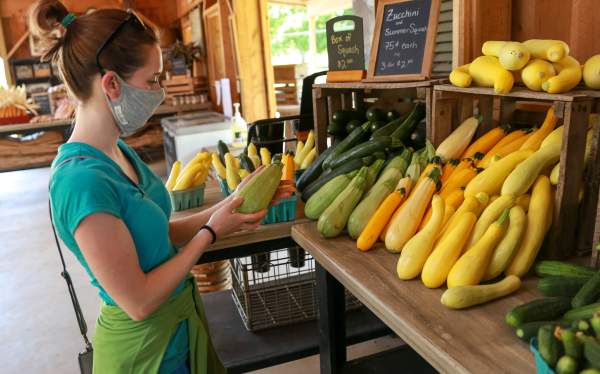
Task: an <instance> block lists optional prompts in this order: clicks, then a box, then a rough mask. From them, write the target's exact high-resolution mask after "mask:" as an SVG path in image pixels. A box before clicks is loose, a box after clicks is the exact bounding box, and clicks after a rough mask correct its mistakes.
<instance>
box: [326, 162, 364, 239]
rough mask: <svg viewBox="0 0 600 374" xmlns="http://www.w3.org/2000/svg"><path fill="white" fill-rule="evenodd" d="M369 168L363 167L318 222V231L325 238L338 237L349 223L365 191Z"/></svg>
mask: <svg viewBox="0 0 600 374" xmlns="http://www.w3.org/2000/svg"><path fill="white" fill-rule="evenodd" d="M366 177H367V167H366V166H363V167H362V168H361V169H360V171H359V172H358V174H357V175H356V176H355V177H354V179H352V181H351V182H350V184H348V185H347V186H346V188H344V190H343V191H342V192H341V193H340V194H339V195H338V196H337V197H336V198H335V200H333V202H332V203H331V204H330V205H329V206H328V207H327V209H325V211H324V212H323V213H322V214H321V216H320V217H319V221H318V222H317V230H318V231H319V234H321V236H323V237H324V238H333V237H335V236H338V235H339V234H340V233H341V232H342V230H344V227H346V222H348V217H349V216H350V213H352V210H353V209H354V207H355V206H356V204H358V202H359V201H360V198H361V197H362V195H363V192H364V190H365V184H366Z"/></svg>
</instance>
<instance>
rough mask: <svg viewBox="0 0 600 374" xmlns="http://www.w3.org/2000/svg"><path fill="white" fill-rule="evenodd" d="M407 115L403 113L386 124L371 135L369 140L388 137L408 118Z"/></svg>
mask: <svg viewBox="0 0 600 374" xmlns="http://www.w3.org/2000/svg"><path fill="white" fill-rule="evenodd" d="M409 115H410V112H409V113H404V114H403V115H402V116H401V117H400V118H396V119H394V120H391V121H390V122H388V124H387V125H385V126H383V127H382V128H380V129H379V130H377V131H374V132H373V133H372V134H371V139H374V138H376V137H379V136H390V135H392V133H393V132H394V131H395V130H396V129H397V128H398V127H399V126H400V125H401V124H402V123H403V122H404V121H405V120H406V119H407V118H408V116H409Z"/></svg>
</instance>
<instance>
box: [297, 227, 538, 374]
mask: <svg viewBox="0 0 600 374" xmlns="http://www.w3.org/2000/svg"><path fill="white" fill-rule="evenodd" d="M292 238H293V239H294V240H295V241H296V242H297V243H298V244H299V245H300V246H301V247H302V248H304V249H305V250H307V251H308V252H310V253H311V255H312V256H313V257H314V258H315V259H316V260H317V261H318V262H319V264H320V265H321V266H323V267H324V268H325V269H326V270H327V271H328V272H329V273H331V274H332V275H333V276H334V277H335V278H336V279H337V280H338V281H340V282H341V283H342V284H343V285H344V286H345V287H346V288H347V289H348V290H349V291H350V292H352V294H353V295H355V296H356V297H357V298H358V299H359V300H360V301H361V302H362V303H363V304H364V305H366V306H367V307H368V308H369V309H370V310H371V311H373V313H375V314H376V315H377V316H378V317H379V318H380V319H381V320H382V321H383V322H384V323H385V324H386V325H388V326H389V327H390V328H391V329H392V330H394V332H395V333H396V334H398V336H399V337H400V338H401V339H402V340H404V341H405V342H406V343H408V344H409V345H410V346H411V347H412V348H413V349H414V350H415V351H417V353H419V354H420V355H421V356H422V357H423V358H424V359H426V360H427V361H428V362H429V363H430V364H431V365H432V366H433V367H434V368H436V370H438V371H440V372H442V373H533V372H535V366H534V362H533V356H532V354H531V353H530V352H529V347H528V346H527V344H525V343H523V342H521V341H520V340H519V339H517V337H516V336H515V335H514V331H513V329H511V328H510V327H508V326H507V325H506V324H505V322H504V316H505V314H506V312H507V311H508V310H510V309H511V308H512V307H514V306H516V305H518V304H521V303H523V302H526V301H529V300H531V299H532V298H534V297H536V296H539V294H538V293H537V291H536V287H535V285H536V283H537V282H536V281H535V280H534V279H525V280H524V283H523V286H522V287H521V289H520V290H519V291H518V292H517V293H515V294H513V295H511V296H508V297H505V298H503V299H500V300H496V301H494V302H491V303H488V304H485V305H481V306H478V307H474V308H471V309H467V310H450V309H447V308H445V307H444V306H443V305H441V303H440V301H439V300H440V297H441V295H442V292H443V290H442V289H428V288H426V287H425V286H423V285H422V284H421V282H420V281H419V280H414V281H400V280H398V278H397V275H396V263H397V260H398V255H395V254H391V253H389V252H387V251H386V250H385V249H383V248H382V246H381V244H378V245H377V246H376V247H375V248H374V249H373V250H371V251H369V252H361V251H358V250H357V249H356V244H355V243H354V241H351V240H350V239H348V238H347V237H338V238H335V239H329V240H327V239H323V238H321V237H320V235H319V233H318V232H317V229H316V224H315V223H308V224H302V225H295V226H294V227H293V228H292ZM469 331H477V333H466V332H469ZM399 365H400V364H399Z"/></svg>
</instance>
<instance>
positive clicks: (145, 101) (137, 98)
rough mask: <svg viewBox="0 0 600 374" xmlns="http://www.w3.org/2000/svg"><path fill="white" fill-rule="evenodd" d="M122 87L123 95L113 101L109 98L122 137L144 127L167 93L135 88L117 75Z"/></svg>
mask: <svg viewBox="0 0 600 374" xmlns="http://www.w3.org/2000/svg"><path fill="white" fill-rule="evenodd" d="M115 76H116V77H117V80H118V81H119V84H120V86H121V95H119V97H118V98H117V99H116V100H115V101H112V100H111V99H110V98H109V97H108V96H106V100H107V101H108V106H109V108H110V110H111V112H112V115H113V118H114V119H115V122H116V124H117V127H118V128H119V130H120V131H121V137H127V136H130V135H132V134H134V133H136V132H137V131H139V130H140V129H141V128H143V127H144V125H145V124H146V121H148V119H149V118H150V117H151V116H152V114H153V113H154V111H155V110H156V108H157V107H158V106H159V105H160V104H161V103H162V102H163V101H164V99H165V91H164V90H163V89H162V88H161V89H158V90H145V89H142V88H137V87H134V86H132V85H130V84H128V83H127V82H125V81H124V80H123V79H122V78H121V77H120V76H118V75H117V74H115Z"/></svg>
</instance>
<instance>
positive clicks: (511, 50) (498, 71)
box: [449, 39, 600, 94]
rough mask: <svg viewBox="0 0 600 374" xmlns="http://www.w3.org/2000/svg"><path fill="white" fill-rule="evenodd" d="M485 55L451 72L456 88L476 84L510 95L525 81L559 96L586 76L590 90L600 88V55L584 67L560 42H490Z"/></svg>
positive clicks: (485, 47) (483, 48)
mask: <svg viewBox="0 0 600 374" xmlns="http://www.w3.org/2000/svg"><path fill="white" fill-rule="evenodd" d="M481 52H482V53H483V56H480V57H477V58H476V59H475V60H473V61H472V62H471V63H470V64H467V65H463V66H460V67H458V68H456V69H454V70H453V71H452V72H451V73H450V77H449V78H450V82H451V83H452V84H453V85H455V86H458V87H469V86H470V85H471V84H472V83H475V84H476V85H478V86H482V87H493V88H494V91H495V92H496V93H499V94H506V93H508V92H510V91H511V89H512V87H513V85H514V84H515V82H522V83H523V84H524V85H525V86H527V88H529V89H530V90H533V91H545V92H548V93H552V94H556V93H563V92H567V91H570V90H572V89H573V88H575V87H576V86H577V85H578V84H579V83H580V82H581V79H582V77H583V81H584V82H585V85H586V86H587V87H588V88H591V89H600V54H598V55H595V56H592V57H590V58H589V59H588V60H587V61H586V62H585V64H584V65H583V67H582V66H581V65H580V63H579V61H577V60H576V59H575V58H573V57H572V56H569V46H568V45H567V44H566V43H565V42H563V41H560V40H546V39H531V40H527V41H525V42H522V43H520V42H514V41H487V42H485V43H483V46H482V48H481Z"/></svg>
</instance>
